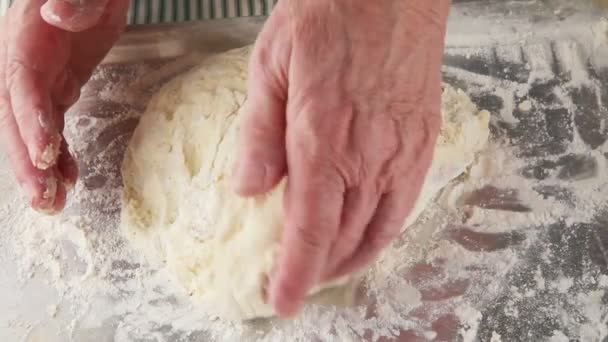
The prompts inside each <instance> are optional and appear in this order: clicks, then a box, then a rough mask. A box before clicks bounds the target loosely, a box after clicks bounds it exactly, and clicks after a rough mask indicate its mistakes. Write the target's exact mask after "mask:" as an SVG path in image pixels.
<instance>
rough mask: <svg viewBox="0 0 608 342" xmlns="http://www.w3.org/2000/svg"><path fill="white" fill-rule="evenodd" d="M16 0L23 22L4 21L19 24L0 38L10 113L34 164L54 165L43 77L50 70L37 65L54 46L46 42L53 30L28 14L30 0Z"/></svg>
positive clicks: (53, 128) (55, 144)
mask: <svg viewBox="0 0 608 342" xmlns="http://www.w3.org/2000/svg"><path fill="white" fill-rule="evenodd" d="M20 4H21V7H23V8H20V7H17V9H18V10H20V11H21V14H20V16H22V17H24V18H23V20H24V22H23V23H21V22H12V23H11V22H9V23H7V25H8V28H10V27H11V25H21V26H19V28H14V29H9V30H7V34H8V38H7V40H5V42H4V45H5V48H4V49H3V54H4V56H3V58H2V59H3V60H2V64H1V67H0V69H2V72H3V75H2V79H3V81H4V85H5V86H6V90H7V91H8V94H9V100H10V104H11V109H12V113H13V116H14V118H15V122H16V124H17V127H18V129H19V134H20V135H21V138H22V140H23V143H24V144H25V147H26V149H27V151H28V154H29V156H30V160H31V161H32V163H33V164H34V166H36V167H37V168H39V169H48V168H50V167H51V166H52V165H54V163H55V161H56V159H57V156H58V155H59V148H60V143H61V136H60V135H59V131H58V129H57V125H56V122H55V120H54V115H55V113H54V108H53V105H52V102H51V98H50V91H49V85H48V84H47V83H48V82H47V80H46V79H45V77H44V75H46V74H48V73H49V72H51V73H52V71H49V72H47V71H44V70H46V69H44V67H41V66H43V65H44V63H45V56H46V54H48V51H47V50H46V49H47V48H51V49H52V48H53V46H54V45H53V44H50V43H49V42H48V41H49V40H52V39H49V37H50V36H53V34H52V32H48V31H45V30H44V29H43V28H41V27H40V22H37V21H36V20H35V19H34V18H30V17H29V16H28V15H29V14H31V8H30V7H31V6H32V5H31V4H29V5H28V2H20ZM11 19H12V20H15V21H18V19H19V18H11V17H8V18H7V20H9V21H10V20H11ZM30 36H32V37H30ZM30 38H31V39H30ZM41 51H42V53H41ZM45 51H47V52H45ZM46 57H49V56H46Z"/></svg>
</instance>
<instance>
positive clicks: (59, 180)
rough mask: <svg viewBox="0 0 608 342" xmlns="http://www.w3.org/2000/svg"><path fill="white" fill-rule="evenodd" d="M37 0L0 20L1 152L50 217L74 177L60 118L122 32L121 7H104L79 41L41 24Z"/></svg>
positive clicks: (119, 0) (22, 2)
mask: <svg viewBox="0 0 608 342" xmlns="http://www.w3.org/2000/svg"><path fill="white" fill-rule="evenodd" d="M43 3H44V1H43V0H19V1H16V2H15V4H14V6H13V7H11V8H10V9H9V11H8V13H7V15H6V16H5V17H4V18H1V19H0V146H2V149H3V150H4V151H5V152H6V153H7V154H8V157H9V159H10V162H11V165H12V168H13V170H14V172H15V175H16V177H17V180H18V181H19V183H20V184H21V186H22V187H23V188H24V189H25V192H26V194H27V196H28V199H29V201H30V203H31V205H32V207H33V208H34V209H37V210H40V211H43V212H46V213H54V212H57V211H59V210H61V209H62V208H63V206H64V204H65V197H66V190H67V189H69V188H70V187H72V186H73V185H74V183H75V181H76V178H77V175H78V168H77V165H76V162H75V161H74V159H73V158H72V156H71V155H70V153H69V151H68V145H67V142H66V141H65V139H64V138H63V135H62V132H63V125H64V120H63V115H64V112H65V111H66V109H67V108H69V107H70V106H71V105H72V104H74V102H75V101H76V100H77V99H78V97H79V96H80V88H81V86H82V85H83V84H84V83H85V82H86V81H87V80H88V78H89V77H90V75H91V72H92V70H93V68H94V67H95V66H96V65H97V64H98V63H99V62H100V61H101V59H102V58H103V56H104V55H105V54H106V53H107V52H108V50H109V49H110V47H111V46H112V44H113V43H114V41H115V40H116V39H117V38H118V35H119V33H120V32H121V31H122V30H123V28H124V25H125V22H126V20H125V14H126V11H127V5H128V2H127V1H123V0H111V1H110V2H109V3H108V4H107V7H106V8H105V10H104V13H103V15H101V16H100V17H99V18H98V21H97V22H96V23H95V24H94V25H93V26H92V27H91V28H90V29H87V30H85V31H82V32H80V33H73V32H67V31H65V30H62V29H59V28H57V27H54V26H52V25H49V24H48V23H47V22H45V21H44V20H43V19H42V17H41V15H40V8H41V6H42V5H43Z"/></svg>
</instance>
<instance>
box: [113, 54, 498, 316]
mask: <svg viewBox="0 0 608 342" xmlns="http://www.w3.org/2000/svg"><path fill="white" fill-rule="evenodd" d="M249 53H250V48H248V47H247V48H242V49H237V50H232V51H229V52H226V53H223V54H220V55H217V56H214V57H210V58H207V59H205V60H204V61H203V62H202V64H200V65H199V66H198V67H196V68H194V69H192V70H191V71H189V72H188V73H186V74H184V75H182V76H179V77H177V78H176V79H174V80H172V81H171V82H169V83H168V84H166V85H165V86H164V87H162V89H160V91H159V92H158V93H157V94H156V95H155V96H154V97H153V98H152V100H151V102H150V103H149V105H148V108H147V110H146V112H145V114H144V115H143V116H142V117H141V121H140V123H139V125H138V127H137V128H136V130H135V133H134V135H133V137H132V139H131V142H130V143H129V146H128V149H127V152H126V155H125V158H124V162H123V166H122V174H123V180H124V190H123V207H122V215H121V219H122V227H123V230H124V232H125V234H126V235H127V237H128V239H129V241H130V242H131V243H132V244H133V245H134V246H135V247H136V249H137V250H139V251H141V252H142V253H144V255H145V256H146V258H147V260H149V262H150V263H152V264H156V265H159V266H163V267H164V266H166V268H167V269H168V271H169V272H170V273H171V274H172V275H173V276H174V277H175V278H176V279H177V281H178V282H179V284H181V285H182V286H183V288H184V289H185V290H186V291H187V292H188V293H189V294H190V295H191V296H192V298H193V299H194V300H195V301H196V302H197V303H198V304H199V305H204V306H205V307H208V310H207V311H208V312H209V314H210V315H211V316H219V317H222V318H227V319H231V320H243V319H249V318H255V317H264V316H271V315H273V310H272V308H271V307H270V306H269V305H268V304H266V303H265V301H264V296H263V290H262V288H263V286H264V282H265V278H266V274H268V272H269V271H270V270H271V268H272V265H273V262H274V258H275V251H276V249H277V242H278V241H279V239H280V235H281V229H282V225H281V223H282V221H283V213H282V193H283V190H284V183H281V184H280V185H279V186H277V187H276V188H275V189H274V190H273V191H272V192H271V193H269V194H267V195H266V196H262V197H259V198H255V199H243V198H239V197H237V196H236V195H235V194H234V193H233V192H232V189H231V184H230V179H229V176H230V171H231V167H232V164H233V161H234V157H235V150H236V146H237V144H236V139H237V132H238V118H239V117H238V113H239V109H240V108H241V106H242V105H243V102H244V101H245V84H246V75H247V64H248V63H247V60H248V57H249ZM442 102H443V109H442V111H443V113H442V115H443V126H442V130H441V135H440V137H439V139H438V141H437V146H436V148H435V157H434V160H433V163H432V167H431V169H430V172H429V173H428V175H427V178H426V180H425V183H424V187H423V190H422V193H421V195H420V197H419V199H418V201H417V203H416V205H415V208H414V210H413V211H412V213H411V214H410V216H409V217H408V218H407V220H406V222H404V228H405V227H407V226H408V225H410V224H411V223H413V222H414V221H415V220H416V218H417V217H418V216H419V214H420V213H421V212H422V211H423V209H424V207H425V205H426V204H428V202H429V201H430V200H432V199H433V197H434V196H435V195H436V194H437V192H438V191H439V190H440V189H441V188H442V187H444V186H445V185H446V184H447V183H448V182H449V181H450V180H452V179H453V178H455V177H457V176H458V175H460V174H461V173H463V172H465V170H466V168H467V166H468V165H469V164H471V163H472V162H473V160H474V156H475V153H476V152H477V151H479V150H480V149H481V148H482V147H483V145H484V144H485V143H486V141H487V139H488V135H489V130H488V121H489V114H488V112H486V111H479V110H478V109H477V108H476V107H475V105H474V104H473V103H472V102H471V101H470V99H469V97H468V96H467V95H466V94H465V93H464V92H462V91H460V90H455V89H453V88H451V87H449V86H446V87H445V88H444V93H443V99H442Z"/></svg>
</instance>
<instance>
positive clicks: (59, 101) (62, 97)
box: [52, 69, 80, 115]
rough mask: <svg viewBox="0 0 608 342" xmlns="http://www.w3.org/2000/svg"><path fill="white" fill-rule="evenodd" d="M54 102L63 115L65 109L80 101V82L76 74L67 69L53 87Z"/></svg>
mask: <svg viewBox="0 0 608 342" xmlns="http://www.w3.org/2000/svg"><path fill="white" fill-rule="evenodd" d="M52 95H53V103H54V104H55V105H56V106H58V107H59V108H58V111H59V112H60V113H61V115H63V113H64V112H65V110H66V109H67V108H69V107H70V106H71V105H73V104H74V103H76V101H78V98H79V97H80V82H79V81H78V80H76V78H75V77H74V74H73V73H72V72H71V71H70V70H69V69H66V70H65V71H64V72H63V73H62V75H61V76H60V78H59V79H58V80H57V83H56V84H55V87H53V94H52Z"/></svg>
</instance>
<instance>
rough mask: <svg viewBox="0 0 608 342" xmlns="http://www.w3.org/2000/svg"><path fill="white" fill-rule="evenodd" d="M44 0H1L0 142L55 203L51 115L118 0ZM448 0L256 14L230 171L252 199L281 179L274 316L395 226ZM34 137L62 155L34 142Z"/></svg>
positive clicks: (86, 68) (98, 43) (64, 166)
mask: <svg viewBox="0 0 608 342" xmlns="http://www.w3.org/2000/svg"><path fill="white" fill-rule="evenodd" d="M43 3H44V2H43V1H42V0H20V1H16V3H15V5H14V6H13V7H12V8H11V9H10V10H9V13H8V15H7V16H6V17H5V19H4V21H3V22H2V23H0V145H1V146H2V149H3V150H4V151H5V152H6V153H7V154H8V155H9V158H10V161H11V164H12V167H13V169H14V171H15V174H16V176H17V179H18V181H19V182H20V183H21V185H22V186H23V188H24V189H25V190H26V194H27V196H28V198H29V200H30V202H31V205H32V207H34V208H35V209H38V210H41V211H44V212H57V211H59V210H61V209H62V207H63V206H64V203H65V194H66V189H68V188H69V187H71V186H72V185H73V184H74V182H75V181H76V177H77V167H76V163H75V161H74V159H73V158H72V157H71V156H70V153H69V151H68V147H67V143H66V142H65V139H64V138H63V136H62V134H61V133H62V129H63V114H64V112H65V110H66V109H67V108H68V107H69V106H70V105H72V104H73V103H74V102H75V101H76V100H77V98H78V94H79V89H80V87H81V86H82V85H83V84H84V83H85V82H86V81H87V79H88V78H89V76H90V74H91V71H92V69H93V68H94V67H95V65H96V64H97V63H99V61H100V60H101V59H102V58H103V56H104V55H105V53H107V51H108V50H109V48H110V47H111V45H112V44H113V43H114V41H115V40H116V39H117V37H118V35H119V33H120V32H121V31H122V29H123V28H124V22H125V19H124V17H125V13H126V10H127V6H128V2H127V1H125V0H97V1H95V0H89V1H86V0H82V1H64V0H49V1H48V2H47V3H46V4H44V6H42V5H43ZM448 7H449V0H437V1H428V0H408V1H404V0H384V1H369V0H307V1H297V0H281V1H280V2H279V4H278V6H277V7H276V8H275V10H274V11H273V13H272V15H271V17H270V18H269V20H268V22H267V23H266V25H265V27H264V29H263V31H262V33H261V34H260V36H259V38H258V41H257V42H256V45H255V49H254V53H253V56H252V60H251V68H250V84H249V92H248V101H247V106H246V110H245V112H244V114H243V115H245V122H244V125H243V127H242V136H241V142H240V148H241V149H240V156H239V159H238V160H239V162H238V163H237V165H235V176H234V178H235V179H234V180H235V188H236V191H237V192H238V193H239V194H241V195H243V196H255V195H259V194H263V193H265V192H267V191H268V190H270V189H271V188H272V187H273V186H275V185H276V184H277V183H278V182H279V181H280V179H281V178H283V177H284V176H286V175H288V176H289V177H288V185H287V191H286V194H285V214H286V226H285V233H284V235H283V241H282V248H281V252H280V255H279V261H278V263H277V265H276V267H275V271H274V273H273V274H272V276H271V280H270V284H269V289H268V290H269V299H270V301H271V303H272V304H273V305H274V306H275V308H276V310H277V312H278V313H279V314H280V315H282V316H291V315H294V314H295V313H297V311H298V310H299V308H300V306H301V304H302V300H303V298H304V297H305V295H306V293H307V292H308V291H309V289H310V288H311V287H313V286H314V285H316V284H318V283H320V282H323V281H327V280H331V279H334V278H336V277H339V276H341V275H344V274H347V273H350V272H352V271H355V270H358V269H360V268H362V267H363V266H365V265H367V264H369V263H370V262H371V261H372V260H373V259H374V258H375V257H376V256H377V255H378V253H379V252H380V251H381V249H382V248H383V247H385V246H386V245H387V244H388V243H389V242H390V241H391V240H392V239H393V238H394V237H395V236H396V235H397V234H398V233H399V230H400V228H401V225H402V224H403V222H404V220H405V218H406V216H407V214H408V213H409V211H410V210H411V208H412V206H413V204H414V201H415V199H416V198H417V195H418V193H419V191H420V188H421V186H422V182H423V180H424V176H425V174H426V172H427V170H428V167H429V166H430V161H431V159H432V152H433V146H434V144H435V140H436V137H437V134H438V131H439V125H440V115H439V111H440V96H441V83H440V79H441V76H440V66H441V58H442V51H443V37H444V33H445V25H446V20H447V12H448ZM49 146H50V147H54V148H56V147H58V146H60V151H61V153H59V154H57V153H50V154H48V153H47V154H45V153H44V152H45V151H49V150H48V149H47V148H48V147H49ZM50 151H51V152H52V151H54V150H53V149H50ZM49 155H50V156H51V157H52V158H49ZM49 180H55V181H49ZM53 184H55V185H56V186H55V187H54V186H52V185H53Z"/></svg>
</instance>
